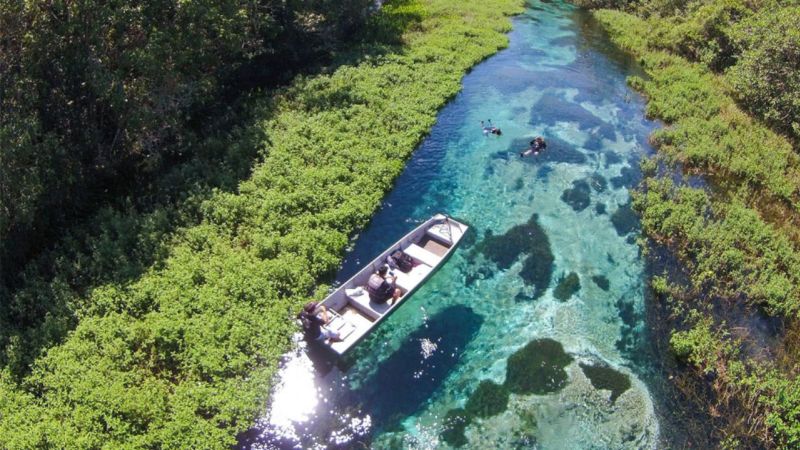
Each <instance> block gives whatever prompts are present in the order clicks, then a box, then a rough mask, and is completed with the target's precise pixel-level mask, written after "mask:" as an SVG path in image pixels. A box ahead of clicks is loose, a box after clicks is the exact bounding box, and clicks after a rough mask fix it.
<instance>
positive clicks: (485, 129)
mask: <svg viewBox="0 0 800 450" xmlns="http://www.w3.org/2000/svg"><path fill="white" fill-rule="evenodd" d="M487 122H489V125H484V124H483V121H482V120H481V128H483V135H484V136H488V135H489V133H492V134H495V135H497V136H500V135H501V134H503V132H502V131H501V130H500V128H497V127H496V126H494V125H492V119H488V120H487Z"/></svg>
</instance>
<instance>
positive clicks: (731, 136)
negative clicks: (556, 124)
mask: <svg viewBox="0 0 800 450" xmlns="http://www.w3.org/2000/svg"><path fill="white" fill-rule="evenodd" d="M669 5H672V6H669ZM638 10H639V11H640V13H641V14H643V15H648V14H652V15H651V16H650V17H649V18H647V19H642V18H637V17H634V16H632V15H628V14H625V13H621V12H616V11H599V12H598V13H597V17H598V19H599V20H600V21H601V22H602V23H603V24H604V25H606V26H607V28H608V30H609V32H610V34H611V36H612V38H613V39H614V40H615V41H616V42H617V43H618V44H619V45H621V46H623V47H625V48H626V49H628V50H630V51H632V52H633V53H635V54H636V55H637V56H638V57H639V59H640V61H641V62H642V63H643V65H644V68H645V70H646V72H647V74H648V75H649V78H648V79H646V80H645V79H643V78H635V79H631V80H630V84H631V85H632V86H634V87H635V88H636V89H639V90H641V91H643V92H644V93H645V94H646V95H647V97H648V99H649V104H648V109H647V110H648V114H650V115H652V116H653V117H656V118H660V119H662V120H665V121H666V122H667V124H668V126H667V127H665V128H664V129H663V130H660V131H658V132H656V133H655V134H654V136H653V137H652V141H653V143H654V144H655V145H656V146H657V147H658V150H659V153H660V154H661V155H662V156H663V158H661V160H662V161H664V162H666V164H667V171H666V173H667V174H670V171H669V169H670V168H671V167H670V164H672V165H677V164H679V165H680V167H682V168H683V169H684V170H685V171H687V172H690V173H700V174H705V175H707V176H706V180H708V181H709V183H710V185H711V186H710V188H708V189H704V188H698V187H689V186H676V184H675V183H674V182H673V181H672V180H671V179H670V177H669V176H667V177H664V178H659V173H658V172H659V170H658V166H654V167H652V168H651V169H650V170H648V171H646V173H645V176H646V177H647V178H645V180H644V182H643V184H642V186H641V190H640V191H639V192H637V193H635V195H634V202H633V206H634V208H635V209H636V210H637V211H638V212H639V213H640V214H641V219H642V229H643V231H644V233H645V234H646V235H647V236H649V237H650V238H651V239H653V240H655V241H657V242H659V243H661V244H664V245H665V246H667V247H668V248H669V249H671V250H673V251H674V252H675V253H676V255H677V256H678V258H679V259H680V261H681V262H682V263H683V265H684V267H682V269H683V270H682V272H683V275H685V278H684V277H683V276H682V277H681V280H680V281H681V283H680V284H675V283H670V282H669V281H668V280H667V279H666V278H663V277H656V278H654V279H653V280H652V286H653V289H654V290H655V291H656V292H658V293H661V294H665V295H668V296H669V298H670V299H671V300H670V303H669V305H670V308H671V311H672V313H673V314H674V315H677V316H678V317H679V318H680V319H681V320H680V321H679V322H678V323H683V324H684V325H683V326H682V327H681V328H680V329H679V331H674V332H673V333H672V336H671V338H670V347H671V349H672V350H673V352H674V354H675V356H676V357H677V358H679V359H680V360H682V361H684V362H686V363H687V364H688V367H689V368H690V370H693V371H695V372H696V373H697V374H698V376H699V377H701V379H703V380H706V381H707V380H708V379H709V378H711V379H714V383H713V385H712V386H710V388H711V390H712V391H713V392H714V393H715V396H716V397H715V399H714V400H713V401H714V404H713V405H712V408H713V409H714V410H716V411H717V413H718V415H720V416H722V417H723V418H724V419H725V420H727V428H726V429H725V430H724V431H723V433H724V434H725V435H727V438H726V440H725V445H733V444H735V443H737V442H738V443H744V444H743V445H753V446H756V447H776V448H791V447H795V446H797V445H798V444H800V414H798V412H797V411H798V405H800V395H798V392H800V388H798V385H799V383H798V381H797V380H798V378H797V377H796V374H795V373H794V370H793V369H790V370H788V371H787V370H785V369H781V368H780V367H778V366H776V364H775V363H774V362H773V361H770V360H769V359H765V358H760V357H759V358H755V357H752V355H750V354H746V353H745V354H743V353H742V352H740V348H741V347H742V342H741V341H740V340H739V339H745V340H746V339H748V338H747V337H746V336H745V337H743V338H739V337H737V338H734V337H733V336H734V335H741V333H739V332H738V330H736V329H734V330H731V329H730V327H729V325H727V324H726V322H725V321H722V320H719V319H718V318H715V316H716V315H718V314H719V312H718V311H715V308H713V307H712V305H711V302H710V301H709V300H711V299H717V300H718V301H721V302H730V303H734V302H746V303H747V304H749V305H750V306H752V307H753V308H757V309H760V310H763V311H765V312H766V313H768V314H769V315H773V316H778V317H781V318H784V319H785V320H787V321H789V322H790V323H791V321H793V320H794V319H795V318H796V317H797V314H798V312H799V311H800V278H798V271H800V264H799V263H800V252H799V251H798V245H797V242H798V235H797V233H796V232H795V231H794V228H795V225H794V224H795V223H796V220H797V217H798V204H799V203H798V186H799V185H800V176H798V174H800V161H799V160H798V156H797V154H796V153H795V152H794V150H793V149H792V146H791V145H790V143H789V142H788V141H787V140H786V139H784V138H782V137H781V136H778V135H776V134H775V133H774V132H772V131H771V130H769V129H768V128H766V127H765V126H764V125H762V124H760V123H758V122H756V121H754V120H753V119H751V118H750V117H748V116H747V115H746V114H745V113H743V112H742V111H741V110H740V109H739V108H738V107H737V106H736V104H735V103H734V101H733V99H731V98H730V97H729V96H728V92H729V91H730V92H733V93H734V95H735V96H736V97H737V99H739V100H740V101H741V104H742V105H743V107H744V108H747V109H748V110H749V111H751V112H753V113H755V114H757V115H759V116H760V117H763V118H765V119H766V121H767V122H768V123H769V124H770V125H772V126H773V127H774V128H775V129H777V130H779V131H783V132H784V133H786V134H788V135H790V136H794V137H795V139H796V136H797V129H796V125H795V124H794V123H793V122H794V117H796V116H797V111H794V110H792V108H795V107H796V104H795V103H797V102H796V101H795V98H796V97H797V95H796V91H797V86H796V85H797V83H796V72H797V67H796V64H795V63H796V61H797V60H798V58H797V55H795V53H793V52H796V50H797V47H798V46H797V41H798V36H797V33H796V31H797V30H796V23H797V21H798V17H800V15H798V10H797V9H796V7H790V6H787V5H781V6H778V5H776V4H775V2H763V3H756V4H750V3H748V4H746V6H745V5H743V4H741V3H739V2H736V1H733V2H731V1H728V0H715V1H712V2H669V1H667V2H661V1H647V2H643V3H642V4H641V5H640V7H639V8H638ZM665 50H666V51H665ZM669 52H672V53H669ZM675 53H679V54H682V55H684V56H687V57H689V58H691V59H694V60H696V61H699V62H701V63H702V64H699V63H691V62H689V61H687V60H685V59H683V58H681V57H679V56H678V55H676V54H675ZM725 67H729V68H728V70H727V72H726V74H725V75H724V76H715V75H713V74H712V73H711V72H710V71H709V70H708V69H709V68H710V69H713V70H721V69H724V68H725ZM728 82H730V83H731V84H732V87H733V88H732V89H730V88H729V86H728V84H727V83H728ZM723 304H725V303H723ZM784 339H791V336H790V335H787V336H785V337H784ZM758 345H762V344H758ZM784 345H793V343H791V342H787V343H785V344H784ZM741 405H749V406H748V409H749V411H750V412H749V413H748V417H747V421H746V423H745V424H743V423H742V414H741V410H740V409H741Z"/></svg>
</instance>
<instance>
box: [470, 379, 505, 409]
mask: <svg viewBox="0 0 800 450" xmlns="http://www.w3.org/2000/svg"><path fill="white" fill-rule="evenodd" d="M507 407H508V389H506V387H505V386H504V385H500V384H497V383H495V382H494V381H492V380H483V381H481V382H480V384H478V388H477V389H475V392H473V393H472V395H471V396H470V397H469V400H467V405H466V406H465V410H466V412H467V413H468V414H470V415H472V416H475V417H491V416H496V415H497V414H500V413H501V412H503V411H505V410H506V408H507Z"/></svg>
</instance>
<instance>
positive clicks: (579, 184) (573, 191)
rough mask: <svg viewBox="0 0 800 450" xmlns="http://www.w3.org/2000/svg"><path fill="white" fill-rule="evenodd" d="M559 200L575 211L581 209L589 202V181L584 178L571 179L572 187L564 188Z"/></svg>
mask: <svg viewBox="0 0 800 450" xmlns="http://www.w3.org/2000/svg"><path fill="white" fill-rule="evenodd" d="M561 200H562V201H563V202H564V203H566V204H568V205H569V206H571V207H572V209H574V210H575V211H583V210H584V209H586V208H587V207H588V206H589V203H591V188H590V187H589V183H587V182H586V181H584V180H578V181H573V182H572V187H571V188H569V189H565V190H564V193H562V194H561Z"/></svg>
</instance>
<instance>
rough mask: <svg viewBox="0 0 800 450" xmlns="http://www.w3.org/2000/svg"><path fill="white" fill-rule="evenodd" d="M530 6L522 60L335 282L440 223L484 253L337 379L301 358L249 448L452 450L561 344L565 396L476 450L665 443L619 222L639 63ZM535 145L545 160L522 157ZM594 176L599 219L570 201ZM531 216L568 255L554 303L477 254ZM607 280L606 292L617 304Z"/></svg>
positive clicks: (451, 109) (633, 151) (442, 141)
mask: <svg viewBox="0 0 800 450" xmlns="http://www.w3.org/2000/svg"><path fill="white" fill-rule="evenodd" d="M529 6H530V7H529V9H528V10H527V11H526V13H525V14H523V15H520V16H518V17H516V18H515V19H514V29H513V31H512V32H511V33H510V35H509V37H510V47H509V48H508V49H506V50H504V51H502V52H500V53H498V54H497V55H495V56H493V57H491V58H490V59H488V60H486V61H485V62H483V63H482V64H480V65H479V66H477V67H476V68H475V69H474V70H473V71H472V72H471V73H470V74H468V75H467V76H466V77H465V78H464V80H463V91H462V92H461V93H460V94H459V95H458V96H457V97H456V98H455V99H454V100H453V101H452V102H451V103H450V104H449V105H448V106H447V107H445V108H444V109H443V110H442V111H441V112H440V114H439V116H438V121H437V124H436V125H435V126H434V128H433V130H432V131H431V134H430V136H429V137H427V138H426V139H425V141H424V142H423V143H422V144H421V146H420V148H419V149H418V150H417V151H416V153H415V154H414V156H413V157H412V159H411V160H410V161H409V163H408V166H407V169H406V170H405V172H404V173H403V174H402V175H401V177H400V178H399V179H398V181H397V184H396V187H395V188H394V190H393V191H392V192H391V193H390V194H389V195H388V196H387V198H386V200H385V202H384V204H383V206H382V208H381V210H380V211H379V212H378V213H377V214H376V215H375V217H374V219H373V221H372V223H371V224H370V226H369V227H368V228H367V229H366V230H364V232H363V233H362V234H361V235H360V236H359V237H357V239H356V240H355V242H354V246H353V248H352V250H351V251H350V252H349V253H348V255H347V258H346V260H345V262H344V264H343V266H342V269H341V272H340V274H339V279H340V280H345V279H347V278H349V276H350V275H352V274H353V273H354V272H355V271H356V270H357V269H358V267H359V265H360V264H361V262H362V261H369V260H371V259H372V258H373V257H374V255H375V254H377V253H379V252H380V251H382V250H383V249H384V248H386V246H388V245H390V244H391V243H392V242H394V241H395V240H396V239H398V238H399V237H400V236H402V235H403V234H405V233H406V232H407V231H408V230H410V229H411V228H412V227H413V226H414V224H416V223H418V222H420V221H422V220H424V219H426V218H428V217H430V216H431V215H432V214H434V213H436V212H440V211H444V212H447V213H449V214H451V215H453V216H455V217H457V218H460V219H463V220H465V221H467V222H468V223H469V224H471V225H472V227H473V229H474V230H475V231H476V237H477V241H478V243H477V244H474V245H473V246H471V247H470V246H468V245H465V246H462V247H461V248H459V250H458V251H457V252H456V253H455V254H454V255H453V257H452V258H451V259H450V260H449V261H448V263H447V264H446V265H445V266H444V267H443V268H442V269H441V270H440V271H439V272H437V273H436V274H435V276H433V277H432V278H431V279H430V281H429V282H428V283H427V284H426V285H425V286H423V287H422V288H421V289H420V290H419V291H418V292H417V293H416V294H414V296H413V297H412V298H410V299H409V300H408V301H407V302H406V303H405V305H404V306H403V307H402V308H401V309H400V310H398V311H397V312H396V313H395V314H394V315H392V316H391V317H390V318H389V319H388V320H386V321H385V322H384V323H383V324H381V325H380V327H379V328H378V329H377V330H376V331H375V332H374V333H373V334H372V335H371V336H370V337H369V338H368V339H367V340H365V341H364V342H362V343H361V344H359V345H358V346H357V348H356V349H354V351H353V352H352V355H350V358H348V360H347V361H339V362H338V363H336V364H334V363H332V362H331V361H329V360H327V359H326V358H324V357H323V355H319V354H317V353H315V352H313V351H309V350H308V349H306V348H305V347H304V346H303V345H301V346H300V348H299V349H298V350H297V351H296V352H293V353H292V354H290V355H287V357H286V361H285V365H284V367H283V369H282V371H281V375H280V382H279V385H278V387H277V388H276V390H275V392H274V393H273V396H272V403H271V404H270V405H269V406H268V407H267V409H266V412H265V415H264V417H263V419H262V420H261V421H260V422H259V424H258V426H257V427H256V428H255V429H254V430H252V431H251V432H250V433H248V434H247V435H245V436H243V438H242V441H241V445H242V447H245V448H366V447H371V448H398V447H402V448H445V447H447V445H446V444H445V443H444V442H443V441H442V440H441V438H440V433H441V431H442V430H443V427H444V426H445V425H444V423H443V417H444V416H445V414H446V413H447V411H448V410H450V409H452V408H456V407H462V406H464V404H465V403H466V401H467V399H468V397H469V396H470V394H471V393H472V392H473V391H474V390H475V388H476V386H477V385H478V383H479V382H480V381H481V380H486V379H489V380H494V381H495V382H497V383H498V384H502V383H503V382H504V379H505V374H506V361H507V359H508V357H509V356H510V355H511V354H513V353H514V352H515V351H517V350H519V349H520V348H522V347H523V346H525V344H527V343H528V342H530V341H531V340H533V339H537V338H551V339H554V340H556V341H558V342H560V343H561V344H562V345H563V347H564V349H565V350H566V351H567V352H568V353H569V354H570V355H571V356H572V357H573V359H574V361H573V362H572V363H571V364H570V365H569V366H567V367H566V372H567V375H568V378H567V383H566V386H565V387H564V388H563V389H562V390H560V391H558V392H554V393H550V394H543V395H533V394H531V395H514V394H512V395H511V398H510V402H509V405H508V409H507V410H506V411H505V412H503V413H501V414H499V415H497V416H494V417H491V418H487V419H480V420H477V421H474V422H473V423H472V424H471V425H470V426H468V427H467V428H466V430H465V437H466V438H467V445H466V448H534V447H536V448H545V449H560V448H564V449H567V448H569V449H572V448H654V447H656V446H657V445H658V442H659V423H658V420H657V416H656V414H655V412H654V406H653V405H654V401H653V398H652V395H651V393H650V390H649V389H648V386H647V385H646V384H645V383H644V382H642V381H641V380H640V379H639V378H638V377H637V375H636V374H637V373H640V372H641V370H639V369H641V367H640V366H637V364H641V363H640V362H638V361H639V359H638V358H636V351H637V348H638V347H639V345H640V344H641V342H642V340H643V339H646V338H645V336H644V333H643V326H644V324H643V322H642V320H643V319H642V316H643V313H642V311H643V289H644V285H643V282H644V274H643V272H644V268H643V262H642V260H641V259H640V256H639V252H638V248H637V246H636V245H635V242H634V238H635V236H636V229H635V228H636V224H635V223H625V224H622V225H623V228H624V227H625V226H627V227H629V228H630V229H632V230H633V231H632V232H631V233H626V232H625V231H626V229H621V230H619V231H618V230H617V228H615V226H614V225H613V224H612V221H611V216H612V214H613V213H615V212H616V211H617V210H618V209H619V208H620V207H624V205H626V204H627V203H628V201H629V192H628V188H629V187H631V186H632V185H633V184H635V183H636V181H637V177H638V169H637V167H638V159H639V158H640V157H641V155H642V154H643V153H646V152H649V151H650V149H649V147H648V145H647V140H646V138H647V136H648V135H649V133H650V132H651V131H652V129H653V127H654V126H655V124H653V123H651V122H649V121H647V120H645V119H644V118H643V101H642V99H641V98H639V97H638V96H637V95H636V94H634V93H633V92H632V91H630V89H629V88H627V87H626V85H625V77H626V76H627V75H630V74H631V73H633V72H634V71H635V70H636V67H635V65H633V64H632V63H631V62H630V61H629V60H628V59H626V58H625V57H623V56H622V55H621V54H619V53H618V52H617V51H616V50H614V49H613V48H612V46H611V45H610V43H609V42H608V40H607V39H606V37H605V36H604V35H603V34H602V33H601V32H599V31H598V29H597V26H596V25H595V24H594V23H593V22H591V20H590V19H589V18H588V16H587V14H586V13H584V12H582V11H580V10H576V9H574V8H573V7H571V6H567V5H565V4H563V3H541V2H533V3H531V4H530V5H529ZM489 118H490V119H492V121H493V123H494V124H495V125H497V126H499V127H500V128H501V129H502V130H503V135H502V136H500V137H497V136H483V135H482V133H481V128H480V125H479V121H480V120H485V119H489ZM537 135H542V136H544V137H545V139H546V140H547V141H548V144H549V147H548V151H547V152H546V153H545V154H543V155H540V156H539V157H529V158H525V159H520V157H519V156H518V152H519V151H521V150H522V149H523V148H524V147H525V146H526V143H527V141H529V140H531V139H532V138H533V137H535V136H537ZM589 177H594V178H593V179H594V180H595V181H594V183H593V184H592V183H590V184H589V185H590V190H589V204H588V206H587V207H585V209H580V210H576V209H575V208H573V207H572V206H571V205H569V204H567V203H566V202H565V201H564V200H562V195H563V193H564V191H565V190H566V189H569V188H572V187H573V183H574V182H576V181H580V180H587V179H589ZM600 177H602V179H603V180H606V182H607V188H605V189H604V190H601V189H600V187H601V186H602V181H601V180H600ZM595 188H597V189H595ZM600 205H601V206H600ZM603 210H604V211H603ZM533 214H536V215H537V221H538V223H539V224H540V225H541V227H542V228H543V230H544V232H545V233H546V235H547V237H548V240H549V243H550V247H551V251H552V253H553V257H554V264H553V276H552V278H551V281H550V284H549V286H548V289H547V290H546V291H544V294H543V295H541V296H540V297H539V298H536V299H531V297H532V292H533V288H532V286H527V285H525V283H524V281H523V279H522V278H521V277H520V276H519V273H520V270H521V268H522V266H523V259H524V255H523V257H520V258H517V259H516V260H515V262H514V263H513V264H512V265H511V266H510V267H509V268H508V269H505V270H504V269H500V268H498V267H497V265H495V263H493V262H492V261H490V260H489V259H487V258H486V257H485V256H484V255H483V254H481V253H480V252H477V251H475V250H474V249H475V248H476V247H477V246H479V245H480V242H481V240H482V239H483V238H484V237H485V236H487V233H491V234H492V235H494V236H497V235H502V234H503V233H505V232H507V231H508V230H509V229H511V228H512V227H514V226H515V225H520V224H524V223H526V222H527V221H528V220H529V219H530V218H531V216H532V215H533ZM513 249H514V245H513V243H512V245H510V246H509V250H513ZM569 272H575V273H577V274H578V276H579V278H580V285H581V289H580V290H579V291H578V292H577V293H576V294H575V295H574V296H573V297H572V298H570V299H569V300H567V301H560V300H558V299H556V298H555V297H554V296H553V290H554V288H555V287H556V285H557V282H558V279H559V278H560V276H562V275H563V274H567V273H569ZM596 276H605V277H606V278H607V279H608V281H609V283H608V289H607V290H604V289H602V288H601V287H600V286H599V285H598V283H597V282H595V281H593V280H592V277H596ZM580 363H584V364H590V365H606V366H610V367H612V368H614V369H616V370H617V371H619V372H621V373H623V374H626V375H628V376H629V377H630V380H631V388H630V389H628V390H626V391H625V392H623V393H622V394H621V395H620V396H619V397H618V398H616V400H615V401H612V400H611V392H610V391H609V390H605V389H596V388H594V387H593V386H592V384H591V382H590V380H588V378H587V377H586V376H585V375H584V372H583V371H582V369H581V367H580V365H579V364H580Z"/></svg>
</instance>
